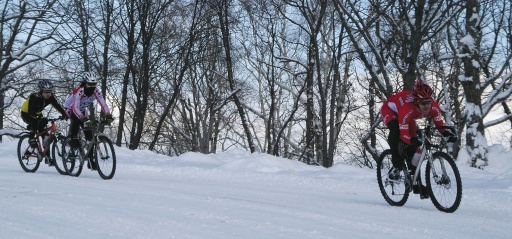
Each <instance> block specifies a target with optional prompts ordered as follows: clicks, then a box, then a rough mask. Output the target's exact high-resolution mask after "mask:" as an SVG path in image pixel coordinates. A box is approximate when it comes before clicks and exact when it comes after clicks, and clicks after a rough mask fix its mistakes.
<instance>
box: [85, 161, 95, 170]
mask: <svg viewBox="0 0 512 239" xmlns="http://www.w3.org/2000/svg"><path fill="white" fill-rule="evenodd" d="M87 168H89V169H92V170H96V169H97V168H98V167H97V166H96V163H95V162H94V161H92V160H91V163H87Z"/></svg>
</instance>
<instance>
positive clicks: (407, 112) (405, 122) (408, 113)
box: [398, 106, 416, 144]
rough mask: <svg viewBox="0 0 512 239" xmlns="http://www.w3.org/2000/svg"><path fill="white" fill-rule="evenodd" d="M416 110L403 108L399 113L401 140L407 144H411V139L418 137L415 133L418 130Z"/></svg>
mask: <svg viewBox="0 0 512 239" xmlns="http://www.w3.org/2000/svg"><path fill="white" fill-rule="evenodd" d="M414 112H415V111H414V109H413V108H411V107H405V106H404V107H402V108H401V109H400V110H399V111H398V128H399V129H400V139H401V140H402V141H403V142H404V143H406V144H411V138H412V137H414V136H416V134H413V133H411V132H413V131H414V130H415V128H416V122H415V121H414Z"/></svg>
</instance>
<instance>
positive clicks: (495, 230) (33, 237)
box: [0, 137, 512, 239]
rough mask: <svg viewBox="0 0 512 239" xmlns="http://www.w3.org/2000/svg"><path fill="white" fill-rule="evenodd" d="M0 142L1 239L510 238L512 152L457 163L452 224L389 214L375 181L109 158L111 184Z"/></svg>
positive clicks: (270, 168)
mask: <svg viewBox="0 0 512 239" xmlns="http://www.w3.org/2000/svg"><path fill="white" fill-rule="evenodd" d="M16 143H17V141H16V140H10V139H8V138H7V137H5V138H4V142H3V143H0V208H1V213H0V238H27V239H40V238H41V239H42V238H123V239H126V238H179V239H187V238H211V239H226V238H237V239H242V238H244V239H245V238H273V239H274V238H285V239H299V238H358V239H362V238H381V239H385V238H392V239H397V238H415V239H420V238H425V239H427V238H428V239H431V238H451V239H454V238H464V239H467V238H510V237H511V236H510V235H512V227H511V222H512V153H511V152H508V153H503V152H500V151H502V150H501V148H500V147H497V146H494V147H493V148H491V150H492V152H491V154H490V156H491V157H492V158H491V159H490V166H489V167H488V168H486V170H485V171H483V170H478V169H474V168H470V167H468V166H467V165H466V164H465V162H466V160H464V159H460V160H459V162H458V165H459V169H460V171H461V175H462V183H463V199H462V203H461V205H460V207H459V209H458V210H457V211H456V212H455V213H453V214H447V213H443V212H440V211H438V210H437V209H436V208H435V207H434V206H433V204H432V203H431V202H430V200H420V199H419V197H418V196H417V195H414V196H412V197H410V198H409V200H408V202H407V203H406V204H405V205H404V206H403V207H392V206H389V205H388V204H387V203H386V202H385V201H384V199H383V197H382V196H381V194H380V192H379V189H378V185H377V180H376V176H375V171H374V170H371V169H366V168H363V169H361V168H357V167H353V166H349V165H344V164H337V165H335V166H334V167H332V168H329V169H324V168H321V167H314V166H308V165H305V164H302V163H299V162H294V161H290V160H287V159H282V158H276V157H272V156H268V155H264V154H253V155H251V154H249V153H247V152H245V151H231V152H227V153H219V154H216V155H203V154H197V153H187V154H184V155H182V156H180V157H166V156H162V155H157V154H155V153H152V152H149V151H130V150H128V149H126V148H116V152H117V157H118V168H117V172H116V175H115V176H114V178H113V179H112V180H107V181H105V180H102V179H101V178H100V177H99V175H98V174H97V173H96V172H92V171H90V170H84V172H83V173H82V175H81V176H80V177H78V178H73V177H69V176H62V175H59V174H58V173H57V172H56V171H55V169H54V168H49V167H47V166H46V165H41V167H40V169H39V170H38V171H37V172H36V173H33V174H28V173H25V172H24V171H23V170H22V169H21V167H20V166H19V164H18V161H17V156H16Z"/></svg>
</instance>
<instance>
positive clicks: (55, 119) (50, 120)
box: [47, 115, 67, 122]
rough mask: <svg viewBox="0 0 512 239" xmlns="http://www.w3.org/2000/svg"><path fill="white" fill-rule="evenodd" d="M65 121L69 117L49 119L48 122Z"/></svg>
mask: <svg viewBox="0 0 512 239" xmlns="http://www.w3.org/2000/svg"><path fill="white" fill-rule="evenodd" d="M65 119H67V117H64V116H62V115H61V116H59V117H57V118H47V120H48V122H52V121H57V120H65Z"/></svg>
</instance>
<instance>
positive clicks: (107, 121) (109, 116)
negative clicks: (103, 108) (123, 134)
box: [105, 114, 114, 125]
mask: <svg viewBox="0 0 512 239" xmlns="http://www.w3.org/2000/svg"><path fill="white" fill-rule="evenodd" d="M112 121H114V118H112V115H110V114H109V115H106V116H105V122H106V124H107V125H110V124H111V123H112Z"/></svg>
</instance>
